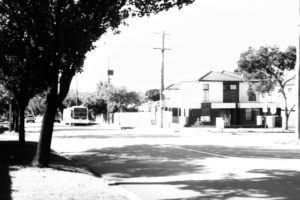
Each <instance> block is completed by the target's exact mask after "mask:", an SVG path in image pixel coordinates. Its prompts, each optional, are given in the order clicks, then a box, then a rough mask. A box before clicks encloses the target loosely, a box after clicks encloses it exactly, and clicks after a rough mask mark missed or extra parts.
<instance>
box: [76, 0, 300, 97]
mask: <svg viewBox="0 0 300 200" xmlns="http://www.w3.org/2000/svg"><path fill="white" fill-rule="evenodd" d="M299 22H300V21H299V2H298V0H195V2H194V3H193V4H191V5H189V6H186V7H183V8H182V9H181V10H178V9H177V8H174V9H171V10H169V11H167V12H162V13H159V14H157V15H152V16H150V17H143V18H132V19H129V20H127V23H128V26H122V27H120V31H121V33H120V34H118V35H114V34H112V33H111V32H108V33H107V34H105V35H104V36H102V37H101V38H100V40H99V41H97V42H96V43H95V46H96V48H95V49H94V50H93V51H91V52H89V53H88V54H87V56H86V57H87V58H86V60H85V63H84V67H83V72H82V73H81V74H78V75H77V77H74V79H73V81H72V84H71V89H76V88H78V91H80V92H95V91H96V84H97V83H98V82H99V81H107V69H108V67H109V69H112V70H114V75H113V76H111V84H113V85H115V86H117V87H126V88H127V89H128V90H130V91H138V92H145V91H147V90H149V89H159V88H160V69H161V51H159V50H156V49H154V48H161V47H162V36H161V35H160V34H155V33H162V32H163V31H165V32H166V33H168V34H170V35H166V37H165V48H169V49H171V50H168V51H165V86H168V85H170V84H173V83H176V82H179V81H187V80H197V79H198V78H200V77H201V76H203V75H204V74H206V73H208V72H209V71H212V70H213V71H222V70H227V71H233V70H234V69H236V68H237V61H238V59H239V57H240V54H241V53H242V52H243V51H246V50H247V49H248V47H250V46H252V47H255V48H259V47H260V46H264V45H277V46H279V47H280V48H281V49H282V50H285V49H286V48H287V47H288V46H289V45H295V46H297V47H298V34H299V27H298V25H299V24H300V23H299Z"/></svg>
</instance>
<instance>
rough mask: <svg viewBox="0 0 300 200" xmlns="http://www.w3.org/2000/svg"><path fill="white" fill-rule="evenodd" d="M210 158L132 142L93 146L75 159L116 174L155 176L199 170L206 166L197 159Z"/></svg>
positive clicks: (106, 172)
mask: <svg viewBox="0 0 300 200" xmlns="http://www.w3.org/2000/svg"><path fill="white" fill-rule="evenodd" d="M199 157H200V158H205V157H207V156H206V155H201V156H199V155H198V154H196V153H194V154H193V153H189V154H187V153H186V152H184V151H178V150H176V149H173V148H169V147H167V146H160V145H131V146H124V147H115V148H104V149H91V150H88V151H85V152H83V153H82V154H78V155H73V156H71V158H72V159H73V160H76V161H78V162H80V163H87V164H88V165H89V166H91V168H92V169H93V170H95V171H97V172H98V173H101V174H109V173H113V174H114V177H118V178H132V177H153V176H155V177H156V176H171V175H180V174H184V173H185V172H189V173H190V172H199V170H200V169H202V166H201V165H199V164H197V163H194V162H193V161H194V159H196V158H197V159H199Z"/></svg>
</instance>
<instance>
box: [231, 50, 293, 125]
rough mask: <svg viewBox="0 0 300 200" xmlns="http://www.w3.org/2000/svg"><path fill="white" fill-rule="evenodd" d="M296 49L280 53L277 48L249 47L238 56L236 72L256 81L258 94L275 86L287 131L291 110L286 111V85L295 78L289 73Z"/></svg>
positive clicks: (270, 90) (271, 89)
mask: <svg viewBox="0 0 300 200" xmlns="http://www.w3.org/2000/svg"><path fill="white" fill-rule="evenodd" d="M295 64H296V47H294V46H289V47H288V48H287V49H286V50H285V51H281V50H280V49H279V48H278V47H277V46H262V47H260V48H259V49H254V48H252V47H249V49H248V50H247V51H245V52H243V53H241V55H240V59H239V61H238V68H237V72H239V73H242V74H243V75H244V77H245V78H246V79H247V80H249V81H250V80H256V81H258V82H257V83H256V84H255V90H256V91H258V92H260V93H269V92H272V91H273V90H274V88H275V86H276V85H278V86H279V88H280V89H279V92H280V93H281V94H282V96H283V98H284V101H285V115H286V122H285V128H286V129H288V118H289V114H290V112H291V109H290V110H289V109H288V105H287V95H286V91H285V86H286V84H287V83H288V82H289V81H291V80H292V79H293V78H294V77H295V76H290V72H291V71H292V70H294V69H295Z"/></svg>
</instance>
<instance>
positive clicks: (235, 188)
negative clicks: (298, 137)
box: [151, 170, 300, 200]
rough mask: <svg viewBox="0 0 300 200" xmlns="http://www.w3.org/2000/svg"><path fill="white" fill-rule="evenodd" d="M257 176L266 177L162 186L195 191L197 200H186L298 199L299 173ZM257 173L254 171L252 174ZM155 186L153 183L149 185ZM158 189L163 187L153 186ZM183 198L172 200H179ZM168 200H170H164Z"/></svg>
mask: <svg viewBox="0 0 300 200" xmlns="http://www.w3.org/2000/svg"><path fill="white" fill-rule="evenodd" d="M258 172H259V173H262V174H263V175H267V177H266V178H254V179H224V180H216V181H211V180H201V181H178V182H168V183H163V184H167V185H173V186H177V187H178V188H180V189H181V190H187V191H191V190H192V191H195V192H198V193H199V195H198V196H197V197H190V198H185V199H187V200H198V199H214V200H224V199H231V198H235V199H276V200H277V199H278V200H279V199H280V200H296V199H299V195H300V173H299V171H288V170H287V171H284V170H275V171H274V170H259V171H258ZM255 173H257V171H255ZM151 184H155V183H151ZM156 184H159V185H161V184H162V183H156ZM181 199H182V198H178V199H177V198H172V200H181ZM164 200H171V199H164Z"/></svg>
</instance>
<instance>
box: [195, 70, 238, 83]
mask: <svg viewBox="0 0 300 200" xmlns="http://www.w3.org/2000/svg"><path fill="white" fill-rule="evenodd" d="M198 81H219V82H223V81H244V80H243V78H242V76H240V75H238V74H235V73H232V72H227V71H222V72H214V71H210V72H208V73H207V74H205V75H204V76H202V77H201V78H199V79H198Z"/></svg>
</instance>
